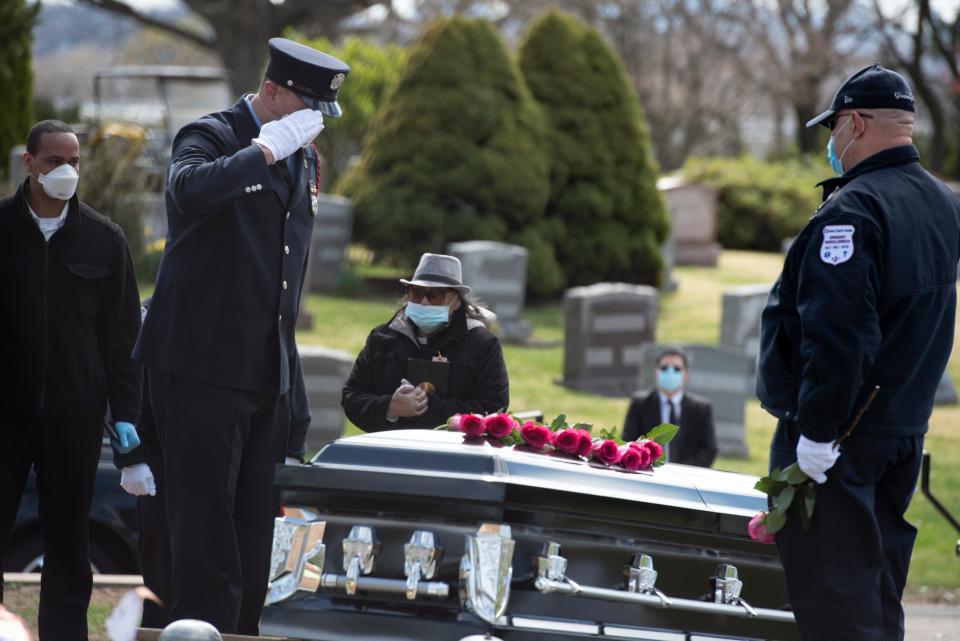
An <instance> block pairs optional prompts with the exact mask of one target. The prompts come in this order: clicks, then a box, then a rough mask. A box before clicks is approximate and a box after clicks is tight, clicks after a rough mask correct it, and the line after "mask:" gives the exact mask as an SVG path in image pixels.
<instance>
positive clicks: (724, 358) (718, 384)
mask: <svg viewBox="0 0 960 641" xmlns="http://www.w3.org/2000/svg"><path fill="white" fill-rule="evenodd" d="M659 349H660V346H658V345H652V344H651V345H645V346H644V348H643V355H642V362H643V371H642V372H641V374H640V377H639V381H640V383H639V384H640V389H649V388H652V387H654V386H655V385H656V375H655V365H656V364H655V363H654V359H655V358H656V355H657V352H658V351H659ZM683 351H684V352H686V354H687V360H688V364H689V367H690V380H689V382H688V383H687V390H688V391H690V392H691V393H693V394H697V395H699V396H704V397H706V398H708V399H709V400H710V403H711V405H712V406H713V424H714V427H715V428H716V432H717V450H718V453H719V455H720V456H733V457H746V456H747V442H746V402H747V399H751V398H754V390H753V373H752V372H753V360H752V359H751V358H749V357H747V356H745V355H744V354H742V353H741V352H739V351H737V350H733V349H729V348H725V347H711V346H709V345H684V346H683ZM681 420H682V418H681Z"/></svg>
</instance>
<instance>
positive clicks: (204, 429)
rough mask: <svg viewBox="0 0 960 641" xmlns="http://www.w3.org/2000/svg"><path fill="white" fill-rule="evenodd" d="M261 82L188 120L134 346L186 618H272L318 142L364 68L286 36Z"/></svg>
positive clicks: (252, 630) (178, 606)
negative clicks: (281, 473) (281, 475)
mask: <svg viewBox="0 0 960 641" xmlns="http://www.w3.org/2000/svg"><path fill="white" fill-rule="evenodd" d="M269 51H270V62H269V65H268V67H267V70H266V74H265V77H264V79H263V81H262V82H261V84H260V87H259V89H258V91H257V93H256V94H254V95H248V96H244V97H242V98H241V99H240V100H239V101H238V102H237V103H236V104H235V105H233V107H231V108H230V109H228V110H226V111H222V112H219V113H215V114H211V115H208V116H205V117H203V118H201V119H199V120H197V121H196V122H193V123H191V124H189V125H187V126H185V127H184V128H183V129H181V130H180V132H179V133H178V134H177V137H176V138H175V140H174V143H173V152H172V157H171V160H170V170H169V175H168V186H167V194H166V203H167V220H168V226H169V232H168V235H167V243H166V247H165V249H164V255H163V259H162V261H161V264H160V272H159V275H158V277H157V286H156V290H155V291H154V294H153V300H152V303H151V307H150V312H149V313H148V314H147V316H146V320H145V321H144V326H143V330H142V331H141V333H140V338H139V340H138V343H137V347H136V350H135V352H134V356H135V357H136V358H138V359H140V360H142V361H143V362H144V364H145V365H146V366H147V374H148V376H147V378H148V386H149V390H150V400H151V404H152V406H153V413H154V419H155V423H156V429H157V436H158V441H159V446H160V450H161V454H162V460H163V463H162V465H163V472H162V473H163V477H164V493H165V495H166V496H165V503H166V511H167V517H168V521H169V528H170V541H171V555H172V561H173V563H172V578H173V581H172V589H173V599H172V601H173V602H172V604H171V618H172V619H173V620H177V619H185V618H193V619H201V620H203V621H208V622H210V623H212V624H213V625H215V626H216V627H217V628H218V629H219V630H220V631H221V632H228V633H232V632H239V633H242V634H254V635H255V634H257V632H258V628H259V620H260V613H261V610H262V607H263V601H264V596H265V593H266V589H267V578H268V577H267V574H268V572H269V565H270V547H271V538H272V533H273V519H274V517H275V516H276V515H277V511H278V509H279V498H278V494H277V491H276V489H275V488H274V487H273V469H274V466H275V465H276V464H277V463H280V462H282V461H283V460H284V450H285V448H286V444H287V436H288V430H289V425H290V416H289V414H290V412H289V405H290V403H289V399H288V395H289V394H290V393H291V387H292V385H293V383H294V381H296V380H300V381H302V377H298V376H297V375H295V374H294V375H292V374H291V372H292V371H294V370H296V369H298V368H299V358H298V355H297V347H296V342H295V339H294V325H295V323H296V318H297V311H298V309H299V303H300V295H301V289H302V284H303V278H304V273H305V271H306V268H307V252H308V249H309V245H310V236H311V233H312V230H313V222H314V216H315V215H316V213H317V194H318V193H319V182H318V171H317V157H316V152H315V151H314V150H313V149H311V148H310V142H311V141H312V140H313V139H314V138H315V137H316V136H317V135H318V134H319V133H320V131H321V130H322V129H323V118H324V116H328V117H337V116H339V115H340V107H339V105H338V104H337V102H336V99H337V93H338V90H339V88H340V85H341V83H342V82H343V80H344V78H345V77H346V75H347V74H348V73H349V71H350V69H349V67H347V65H345V64H344V63H342V62H341V61H339V60H337V59H336V58H333V57H331V56H328V55H326V54H324V53H321V52H319V51H316V50H314V49H311V48H310V47H306V46H304V45H300V44H297V43H294V42H291V41H289V40H286V39H283V38H273V39H271V40H270V42H269Z"/></svg>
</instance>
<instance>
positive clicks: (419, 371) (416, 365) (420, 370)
mask: <svg viewBox="0 0 960 641" xmlns="http://www.w3.org/2000/svg"><path fill="white" fill-rule="evenodd" d="M407 380H408V381H410V382H411V383H413V384H414V385H419V384H420V383H430V384H431V385H433V388H434V390H435V393H436V394H437V396H439V397H440V398H446V396H447V387H448V383H449V380H450V363H441V362H438V361H431V360H427V359H423V358H408V359H407Z"/></svg>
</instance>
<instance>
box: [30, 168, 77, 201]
mask: <svg viewBox="0 0 960 641" xmlns="http://www.w3.org/2000/svg"><path fill="white" fill-rule="evenodd" d="M37 181H38V182H39V183H40V186H41V187H43V191H45V192H47V195H48V196H50V197H51V198H56V199H57V200H70V199H71V198H73V195H74V194H75V193H77V183H78V182H80V174H78V173H77V170H76V169H74V168H73V165H70V164H66V163H64V164H62V165H60V166H59V167H57V168H56V169H54V170H53V171H51V172H50V173H48V174H40V176H39V177H38V178H37Z"/></svg>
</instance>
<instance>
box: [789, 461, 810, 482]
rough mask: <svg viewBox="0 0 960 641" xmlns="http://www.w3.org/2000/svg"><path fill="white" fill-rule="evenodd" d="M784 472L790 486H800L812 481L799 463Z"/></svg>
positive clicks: (793, 464)
mask: <svg viewBox="0 0 960 641" xmlns="http://www.w3.org/2000/svg"><path fill="white" fill-rule="evenodd" d="M784 472H786V474H787V483H789V484H790V485H800V484H801V483H805V482H807V481H809V480H810V477H809V476H807V475H806V474H805V473H804V471H803V470H801V469H800V465H799V464H797V463H792V464H791V465H790V466H789V467H788V468H787V469H786V470H784Z"/></svg>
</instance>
